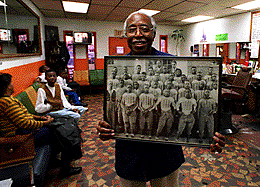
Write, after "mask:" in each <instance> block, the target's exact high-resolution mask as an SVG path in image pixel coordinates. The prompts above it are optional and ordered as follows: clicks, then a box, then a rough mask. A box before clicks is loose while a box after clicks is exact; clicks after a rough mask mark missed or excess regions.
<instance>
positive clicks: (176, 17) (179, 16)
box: [167, 14, 194, 21]
mask: <svg viewBox="0 0 260 187" xmlns="http://www.w3.org/2000/svg"><path fill="white" fill-rule="evenodd" d="M191 17H194V15H191V14H178V15H176V16H173V17H170V18H167V20H173V21H174V20H175V21H181V20H184V19H187V18H191Z"/></svg>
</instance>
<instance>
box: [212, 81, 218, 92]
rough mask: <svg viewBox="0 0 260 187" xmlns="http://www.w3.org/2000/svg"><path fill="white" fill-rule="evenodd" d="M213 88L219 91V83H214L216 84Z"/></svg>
mask: <svg viewBox="0 0 260 187" xmlns="http://www.w3.org/2000/svg"><path fill="white" fill-rule="evenodd" d="M213 88H214V89H215V90H217V89H218V83H216V82H214V83H213Z"/></svg>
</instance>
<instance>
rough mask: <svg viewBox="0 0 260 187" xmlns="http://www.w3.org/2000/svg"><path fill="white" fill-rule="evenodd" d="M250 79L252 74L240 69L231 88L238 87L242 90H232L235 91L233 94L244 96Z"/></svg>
mask: <svg viewBox="0 0 260 187" xmlns="http://www.w3.org/2000/svg"><path fill="white" fill-rule="evenodd" d="M251 79H252V73H250V72H249V71H247V70H244V69H241V70H240V71H239V72H238V73H237V75H236V77H235V79H234V81H233V83H232V85H233V86H239V87H241V88H242V89H241V88H232V91H235V92H237V93H239V94H241V95H244V94H245V92H246V88H247V86H248V85H249V84H250V82H251Z"/></svg>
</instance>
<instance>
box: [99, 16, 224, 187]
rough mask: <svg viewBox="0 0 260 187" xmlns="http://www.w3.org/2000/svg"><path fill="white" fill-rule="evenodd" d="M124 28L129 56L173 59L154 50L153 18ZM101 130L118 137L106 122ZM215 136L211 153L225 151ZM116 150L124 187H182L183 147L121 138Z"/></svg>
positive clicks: (140, 19)
mask: <svg viewBox="0 0 260 187" xmlns="http://www.w3.org/2000/svg"><path fill="white" fill-rule="evenodd" d="M124 28H125V34H126V37H127V42H128V46H129V48H130V49H131V52H130V54H129V55H156V56H172V55H170V54H167V53H163V52H160V51H158V50H156V49H155V48H153V47H152V43H153V41H154V38H155V34H156V24H155V21H154V19H153V18H152V17H150V16H148V15H146V14H144V13H138V12H134V13H132V14H130V15H129V17H128V18H127V19H126V21H125V24H124ZM97 131H98V134H99V137H100V139H101V140H108V139H111V138H113V137H114V136H115V133H114V130H112V129H111V125H110V124H108V123H106V122H104V121H100V122H99V123H98V127H97ZM215 135H216V136H214V137H213V139H214V140H215V141H216V144H214V145H211V151H218V152H221V151H222V147H223V146H224V145H225V140H224V137H223V136H222V135H221V134H219V133H216V134H215ZM115 151H116V155H115V160H116V164H115V168H116V172H117V174H118V176H119V177H120V182H121V185H122V186H124V187H127V186H129V187H130V186H146V182H147V181H150V184H151V186H163V187H166V186H169V187H174V186H178V168H179V167H180V166H181V165H182V164H183V163H184V161H185V160H184V155H183V152H182V147H181V146H178V145H171V144H158V143H150V142H137V141H128V140H119V139H117V140H116V148H115Z"/></svg>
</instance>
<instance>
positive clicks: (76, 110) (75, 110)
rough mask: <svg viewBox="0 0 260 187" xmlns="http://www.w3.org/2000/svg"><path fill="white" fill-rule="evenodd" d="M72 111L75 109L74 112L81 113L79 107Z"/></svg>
mask: <svg viewBox="0 0 260 187" xmlns="http://www.w3.org/2000/svg"><path fill="white" fill-rule="evenodd" d="M72 111H73V112H76V113H78V114H80V111H79V110H78V109H76V108H75V109H73V110H72Z"/></svg>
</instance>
